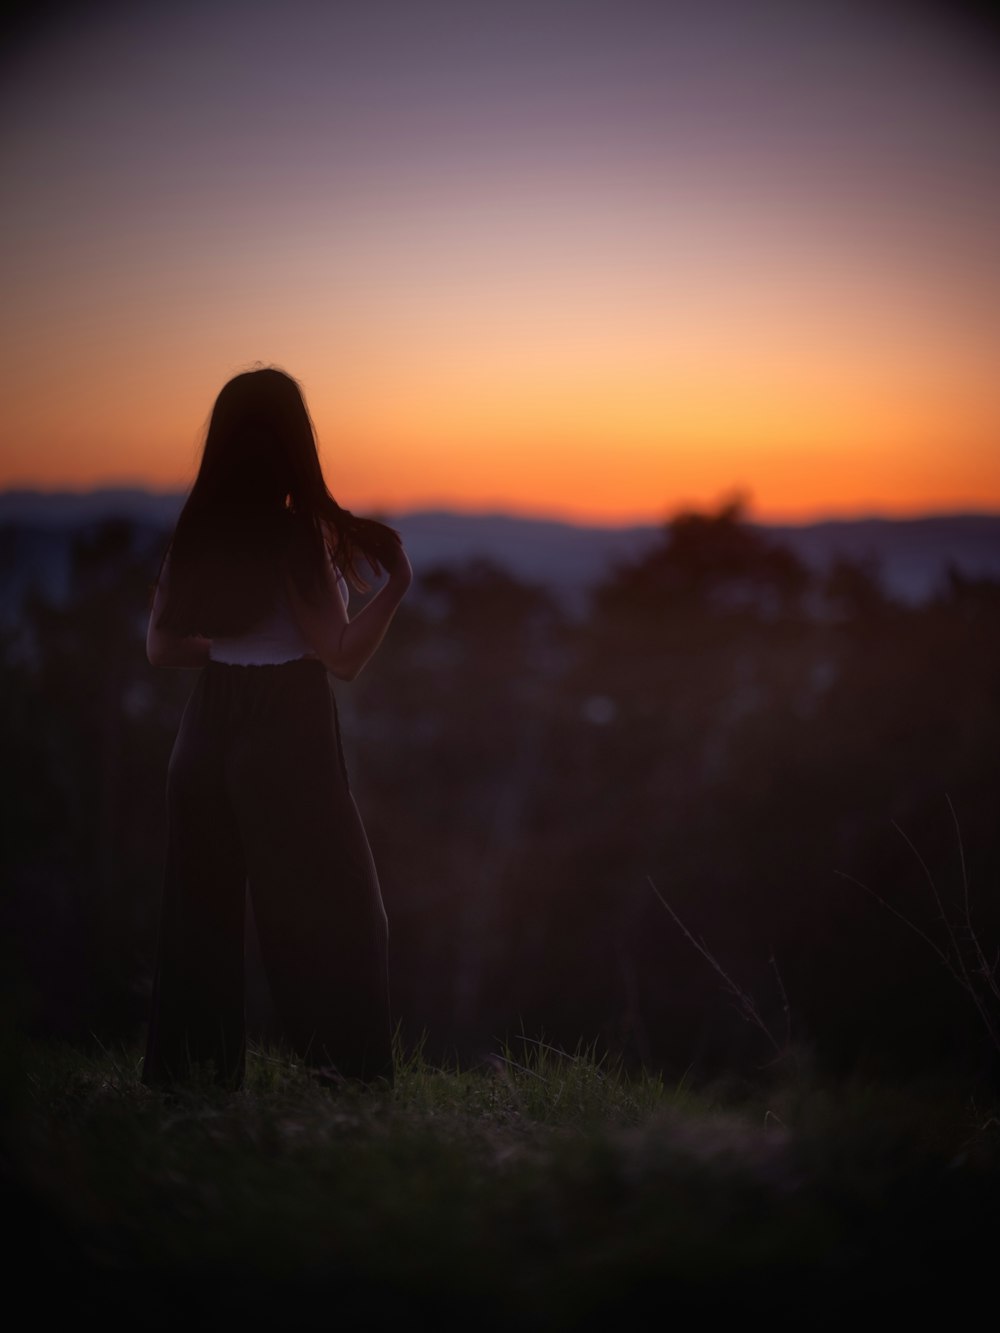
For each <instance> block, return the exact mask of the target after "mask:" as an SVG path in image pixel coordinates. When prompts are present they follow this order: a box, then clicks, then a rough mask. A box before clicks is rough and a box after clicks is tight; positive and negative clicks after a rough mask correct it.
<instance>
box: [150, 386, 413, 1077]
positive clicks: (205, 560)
mask: <svg viewBox="0 0 1000 1333" xmlns="http://www.w3.org/2000/svg"><path fill="white" fill-rule="evenodd" d="M362 559H364V560H365V561H367V563H368V565H369V567H370V568H371V569H372V570H373V572H374V573H375V574H376V575H379V574H381V573H382V572H383V571H384V572H385V573H386V574H387V575H388V578H387V581H386V582H385V584H384V585H383V587H382V588H381V590H380V591H379V592H377V593H376V594H375V596H374V597H373V598H372V599H371V600H370V601H369V602H368V604H367V605H366V606H365V607H364V609H363V610H362V611H361V612H360V613H359V614H358V615H357V616H356V617H355V618H354V619H350V618H349V617H348V614H347V585H346V580H350V581H351V582H352V583H353V584H354V585H355V586H356V587H359V588H364V586H365V584H364V580H363V579H362V577H361V574H360V571H359V563H360V561H361V560H362ZM411 577H412V574H411V570H410V565H409V561H408V560H407V558H406V555H405V553H404V551H403V548H402V545H401V543H400V541H399V537H398V535H397V534H396V533H395V532H393V530H392V529H391V528H388V527H386V526H385V525H383V524H381V523H376V522H374V521H373V520H370V519H360V518H355V517H354V516H353V515H352V514H350V513H349V512H348V511H347V510H345V509H341V507H340V506H339V505H338V504H337V503H336V501H334V500H333V498H332V497H331V495H330V493H329V491H328V490H327V487H326V484H325V482H324V480H323V473H322V470H321V468H320V463H319V459H318V457H317V453H316V440H315V435H314V432H313V427H312V422H311V421H310V419H309V414H308V412H307V410H306V406H305V403H304V401H303V398H302V394H301V391H300V389H299V386H298V384H297V383H296V382H295V380H293V379H291V378H290V377H289V376H288V375H285V374H284V373H283V372H282V371H280V370H275V369H260V370H252V371H248V372H247V373H245V374H242V375H237V376H236V377H235V378H234V379H232V380H230V381H229V383H228V384H226V385H225V387H224V388H223V389H222V392H221V393H220V394H219V397H218V399H217V400H216V403H215V407H214V408H213V411H212V416H211V420H210V422H209V426H208V433H207V436H206V439H205V447H204V451H203V455H202V460H201V466H200V469H199V472H198V476H197V479H196V481H195V484H194V487H193V488H192V490H191V494H190V495H189V496H188V499H187V502H186V504H185V505H184V508H183V510H182V512H181V515H180V518H179V520H178V523H177V527H176V530H175V532H174V535H173V538H172V540H171V543H170V546H169V548H168V551H167V554H166V556H165V558H164V562H163V566H162V568H161V571H160V577H159V583H158V586H157V590H156V596H155V599H154V603H153V609H152V614H151V616H150V621H149V633H148V636H147V640H146V650H147V653H148V656H149V660H150V662H151V663H152V664H153V665H154V666H165V667H201V668H202V670H201V674H200V676H199V679H198V682H197V684H196V686H195V689H194V692H193V694H192V696H191V698H190V700H189V702H188V705H187V708H186V709H185V712H184V717H183V720H182V722H181V726H180V731H179V733H178V736H177V741H176V744H175V745H174V749H173V753H172V755H171V759H170V766H169V770H168V775H167V813H168V834H167V862H166V874H165V883H164V896H163V907H162V914H161V920H160V934H159V943H158V953H157V966H156V979H155V983H154V988H153V1001H152V1012H151V1015H150V1026H149V1039H148V1045H147V1050H146V1060H145V1066H144V1073H143V1077H144V1079H145V1081H146V1082H147V1083H150V1084H164V1083H171V1082H174V1081H177V1080H182V1079H184V1078H185V1077H188V1076H189V1075H191V1074H192V1072H193V1071H194V1069H195V1067H202V1066H206V1065H208V1064H209V1062H211V1066H212V1067H213V1068H214V1072H215V1075H216V1076H217V1077H219V1078H221V1079H222V1080H223V1081H225V1082H228V1083H231V1084H238V1083H239V1082H240V1081H241V1080H242V1077H243V1072H244V1061H245V1032H244V984H243V930H244V908H245V901H246V891H247V886H249V891H250V893H251V894H252V902H253V909H254V916H255V918H256V922H257V930H258V935H259V940H260V951H261V957H262V959H263V963H264V967H265V970H266V973H267V977H268V981H269V983H270V988H271V994H272V997H273V1000H274V1006H275V1009H276V1012H277V1015H278V1018H279V1021H280V1023H281V1025H282V1028H283V1030H284V1034H285V1037H286V1040H287V1042H288V1043H289V1045H290V1046H291V1048H292V1049H293V1050H294V1051H295V1052H297V1054H298V1055H299V1056H300V1057H301V1058H302V1059H303V1060H304V1061H305V1062H306V1063H307V1064H308V1065H309V1066H310V1067H311V1068H312V1069H313V1070H314V1071H315V1072H316V1073H317V1074H318V1075H319V1076H320V1077H321V1078H324V1079H328V1080H330V1081H333V1082H336V1081H339V1080H340V1079H343V1078H358V1079H363V1080H366V1081H372V1080H375V1079H378V1078H386V1079H391V1077H392V1059H391V1050H390V1030H389V1009H388V976H387V966H386V944H387V927H386V916H385V910H384V908H383V905H382V896H381V893H380V891H379V884H378V879H377V877H376V873H375V867H374V864H373V862H372V857H371V852H370V851H369V847H368V841H367V839H366V837H365V831H364V827H363V825H362V823H361V818H360V816H359V814H358V811H357V807H356V806H355V804H354V799H353V797H352V795H351V791H350V787H349V785H348V780H347V772H346V769H345V767H344V757H343V750H342V748H341V743H340V733H339V729H338V723H337V711H336V704H335V701H334V698H333V693H332V690H331V688H330V682H329V680H328V677H327V672H328V671H329V672H330V673H331V674H332V675H334V676H336V677H338V678H340V679H341V680H352V679H353V678H354V677H355V676H356V675H357V673H358V672H359V671H360V670H361V668H362V666H363V665H364V664H365V662H367V660H368V659H369V658H370V657H371V655H372V653H374V652H375V650H376V648H378V646H379V644H380V643H381V641H382V638H383V635H384V634H385V632H386V629H387V628H388V626H389V622H390V621H391V619H392V617H393V614H394V613H395V611H396V608H397V607H398V605H399V603H400V601H401V600H402V598H403V596H404V594H405V593H406V590H407V588H408V587H409V584H410V580H411Z"/></svg>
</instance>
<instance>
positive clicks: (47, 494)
mask: <svg viewBox="0 0 1000 1333" xmlns="http://www.w3.org/2000/svg"><path fill="white" fill-rule="evenodd" d="M190 489H191V487H190V485H188V486H165V487H161V486H150V485H149V484H148V483H144V482H141V481H134V482H133V481H111V482H106V483H96V484H94V485H91V486H45V485H37V484H36V485H29V484H19V483H15V484H11V485H2V486H0V499H2V498H4V497H10V496H23V497H36V498H39V499H86V498H88V497H93V496H97V495H102V494H107V495H115V494H132V495H135V494H141V495H146V496H149V497H150V498H154V499H164V500H166V499H170V498H174V497H178V498H179V497H183V496H185V495H187V494H188V492H189V491H190ZM734 502H739V503H741V505H742V508H743V513H744V516H745V519H746V521H747V522H748V523H750V524H751V525H758V526H765V527H812V526H815V525H817V524H820V523H863V522H907V521H919V520H922V519H946V518H1000V506H998V507H996V508H992V509H991V508H988V507H987V508H984V507H982V506H981V505H977V504H975V503H972V502H970V503H968V504H961V503H958V504H955V505H950V506H948V507H944V508H927V507H922V508H917V507H913V506H904V507H902V508H899V509H897V508H892V507H887V506H886V504H885V503H884V502H883V503H878V502H874V501H873V502H871V503H870V504H869V505H865V506H863V507H859V508H852V509H813V510H807V511H805V512H793V513H789V512H788V511H784V512H782V511H770V512H766V513H758V512H756V511H755V509H754V506H753V503H752V497H751V496H748V495H747V494H746V493H745V492H742V491H739V490H736V489H733V490H731V491H729V492H726V493H723V494H721V495H717V496H716V498H715V499H714V500H713V501H709V502H705V503H698V502H693V501H689V500H681V501H678V502H677V503H676V504H674V505H673V506H670V507H669V509H666V508H665V509H664V510H662V511H660V512H658V513H655V514H624V515H615V516H611V517H608V516H604V515H594V514H581V513H577V512H569V511H566V510H560V509H559V508H558V507H553V508H551V509H541V508H537V507H534V506H532V507H530V508H526V507H524V506H523V505H518V504H516V503H513V502H512V503H510V504H505V503H504V502H502V501H487V502H483V503H475V504H465V503H461V502H455V501H448V500H443V499H442V500H432V501H424V502H421V503H416V504H413V505H409V506H405V507H397V506H392V505H385V504H380V503H368V504H364V503H362V504H359V505H358V506H357V508H358V509H360V510H363V511H365V512H367V513H369V514H373V515H381V516H383V517H387V518H406V517H415V516H417V515H430V514H448V515H454V516H456V517H464V518H470V519H490V518H494V519H495V518H500V519H517V520H521V521H526V522H537V523H558V524H562V525H565V526H567V527H578V528H640V527H663V526H665V525H668V524H670V523H672V522H673V521H674V520H675V519H676V518H677V517H679V516H680V515H683V514H712V513H717V512H719V511H720V510H722V509H723V508H725V507H726V506H727V505H730V504H732V503H734Z"/></svg>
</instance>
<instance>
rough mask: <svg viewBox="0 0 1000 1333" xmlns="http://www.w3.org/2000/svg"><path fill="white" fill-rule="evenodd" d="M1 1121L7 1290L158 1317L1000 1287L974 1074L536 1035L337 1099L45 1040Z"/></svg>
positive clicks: (883, 1295) (999, 1140)
mask: <svg viewBox="0 0 1000 1333" xmlns="http://www.w3.org/2000/svg"><path fill="white" fill-rule="evenodd" d="M7 1063H8V1065H9V1066H10V1068H9V1071H8V1072H9V1077H8V1079H7V1080H6V1081H7V1083H8V1085H9V1090H10V1093H11V1095H10V1096H9V1097H8V1099H7V1107H6V1112H5V1123H4V1172H3V1173H4V1176H5V1177H6V1184H7V1194H8V1207H7V1210H6V1211H7V1220H8V1235H7V1240H6V1242H5V1247H6V1254H7V1260H8V1265H9V1267H8V1272H9V1275H10V1281H9V1283H8V1291H9V1294H10V1293H11V1292H12V1291H13V1290H14V1289H16V1287H17V1286H18V1285H19V1284H22V1285H23V1289H24V1292H25V1294H26V1297H27V1298H28V1299H29V1300H30V1302H31V1309H32V1311H33V1314H34V1315H36V1316H39V1317H41V1316H43V1315H44V1314H45V1313H46V1312H52V1313H59V1314H62V1313H63V1312H66V1313H72V1314H73V1315H75V1316H80V1317H82V1316H84V1315H86V1316H87V1317H97V1318H102V1319H106V1320H111V1321H113V1322H115V1323H118V1322H124V1321H125V1320H126V1319H127V1320H128V1321H129V1322H130V1323H131V1322H132V1321H133V1320H135V1321H136V1322H137V1324H138V1325H139V1326H141V1327H149V1326H151V1325H152V1326H163V1327H171V1328H176V1327H178V1326H179V1325H181V1324H183V1323H189V1322H192V1321H193V1322H198V1321H200V1320H202V1319H205V1320H209V1321H215V1322H217V1321H218V1320H219V1319H221V1318H231V1319H232V1320H233V1321H234V1322H236V1323H239V1324H242V1325H246V1324H248V1323H251V1324H252V1323H256V1322H258V1321H259V1322H261V1323H263V1322H267V1323H268V1324H273V1323H276V1322H280V1323H282V1324H286V1325H288V1326H290V1327H298V1326H300V1324H301V1325H304V1324H306V1323H307V1322H308V1325H309V1326H315V1325H316V1324H320V1325H322V1326H329V1327H346V1328H354V1327H358V1328H361V1327H364V1328H366V1329H367V1328H370V1327H375V1328H382V1327H386V1328H395V1327H400V1328H407V1329H411V1328H423V1327H428V1328H430V1327H450V1326H458V1325H463V1326H464V1325H466V1324H469V1325H472V1326H475V1327H478V1328H484V1327H486V1328H526V1329H535V1328H538V1329H542V1328H545V1329H564V1328H582V1329H591V1328H593V1329H599V1328H617V1327H618V1326H619V1325H621V1326H622V1327H625V1328H631V1329H635V1328H653V1327H656V1328H661V1327H668V1326H670V1325H671V1324H672V1323H673V1322H674V1318H675V1316H677V1315H678V1314H679V1313H681V1312H683V1313H684V1315H685V1317H690V1316H691V1314H692V1313H694V1314H695V1315H696V1316H697V1317H698V1318H699V1319H701V1318H704V1317H707V1316H711V1315H719V1316H722V1315H725V1316H727V1317H730V1316H732V1317H739V1316H740V1315H746V1316H750V1315H752V1316H753V1317H754V1318H756V1317H758V1316H765V1317H775V1318H780V1319H781V1320H782V1322H784V1321H785V1320H789V1321H790V1320H791V1319H794V1320H795V1322H796V1324H802V1325H803V1326H807V1327H813V1326H816V1325H817V1324H818V1323H823V1322H825V1320H826V1319H827V1318H836V1320H837V1321H838V1322H841V1323H842V1322H843V1319H844V1318H845V1316H846V1317H852V1318H853V1317H855V1315H856V1316H857V1317H859V1318H860V1317H861V1316H862V1315H863V1314H865V1313H871V1312H872V1311H873V1310H874V1309H875V1308H876V1307H877V1306H884V1307H885V1308H887V1309H893V1310H895V1311H897V1312H902V1311H903V1310H904V1309H906V1310H910V1309H913V1310H918V1309H921V1310H923V1311H925V1312H926V1311H927V1310H929V1309H930V1308H931V1306H932V1305H940V1307H941V1309H942V1311H943V1312H946V1313H947V1314H948V1315H949V1316H950V1324H953V1321H954V1319H956V1318H964V1317H966V1316H968V1317H969V1318H970V1319H971V1318H972V1312H973V1310H974V1307H975V1302H976V1301H977V1300H978V1299H980V1298H981V1297H982V1295H983V1293H984V1292H990V1291H992V1289H993V1277H994V1271H995V1269H996V1267H997V1253H998V1248H1000V1247H998V1245H997V1240H998V1237H1000V1229H998V1226H997V1222H998V1218H1000V1111H998V1108H997V1106H996V1104H992V1105H990V1104H982V1103H981V1102H977V1100H976V1099H975V1098H974V1097H972V1096H970V1094H969V1093H968V1092H967V1091H965V1092H963V1091H961V1090H956V1089H954V1088H949V1087H942V1086H934V1085H927V1086H924V1087H908V1088H898V1087H896V1088H891V1087H887V1086H875V1085H871V1084H869V1085H863V1084H860V1083H857V1082H853V1083H844V1084H839V1085H836V1086H834V1085H829V1084H827V1085H821V1084H820V1083H819V1082H818V1081H817V1080H816V1079H814V1078H810V1077H809V1076H807V1075H805V1074H803V1073H802V1072H798V1073H795V1072H784V1073H783V1072H781V1070H780V1068H779V1070H777V1071H771V1072H769V1073H767V1074H766V1075H762V1076H761V1081H760V1083H759V1084H758V1085H757V1086H754V1087H750V1086H745V1085H744V1086H740V1087H726V1086H723V1085H717V1086H709V1087H700V1088H695V1087H692V1086H690V1085H689V1084H688V1083H687V1082H685V1081H684V1080H682V1081H681V1083H680V1084H679V1085H676V1086H672V1085H665V1084H664V1083H663V1082H662V1081H660V1080H659V1079H654V1078H650V1077H648V1076H646V1077H642V1078H639V1079H634V1078H633V1079H630V1078H628V1077H626V1075H625V1074H624V1073H623V1071H622V1070H621V1069H620V1068H618V1067H616V1066H615V1065H614V1064H613V1063H611V1062H609V1061H607V1060H601V1059H598V1058H596V1057H595V1054H594V1052H593V1051H592V1050H591V1051H584V1050H581V1051H579V1052H576V1053H575V1054H573V1053H570V1054H567V1053H563V1052H558V1051H555V1050H552V1049H551V1048H549V1047H547V1046H546V1045H545V1044H544V1043H542V1042H536V1041H531V1040H527V1039H524V1040H522V1041H520V1042H518V1043H517V1045H516V1046H515V1047H514V1048H513V1049H506V1050H503V1051H500V1052H498V1054H497V1056H496V1057H495V1058H494V1059H492V1060H490V1061H487V1062H485V1063H484V1064H483V1065H482V1066H480V1067H479V1068H476V1069H470V1070H458V1069H438V1068H434V1067H431V1065H430V1064H428V1063H427V1062H426V1061H425V1060H424V1059H423V1058H422V1057H421V1055H420V1053H419V1052H418V1053H416V1054H412V1055H410V1056H408V1057H405V1058H404V1057H403V1056H402V1055H400V1057H399V1059H398V1073H397V1079H396V1086H395V1088H394V1089H393V1090H392V1091H388V1090H385V1091H381V1092H372V1091H361V1090H357V1091H354V1090H351V1091H346V1092H344V1091H341V1092H331V1091H329V1090H328V1089H325V1088H321V1087H319V1086H317V1085H315V1084H313V1083H312V1082H311V1081H310V1079H309V1078H308V1076H307V1075H305V1074H304V1073H303V1072H302V1071H301V1070H300V1069H298V1068H296V1067H295V1066H294V1065H293V1064H292V1063H290V1062H289V1061H287V1060H285V1059H283V1058H282V1057H281V1056H280V1054H278V1053H276V1052H268V1051H258V1052H255V1053H254V1055H253V1057H252V1059H251V1061H250V1068H249V1075H248V1080H247V1085H246V1087H245V1088H244V1089H243V1090H242V1091H240V1092H238V1093H223V1092H219V1091H213V1090H212V1089H211V1088H209V1087H202V1088H191V1089H188V1090H186V1091H185V1092H184V1093H183V1094H175V1095H172V1096H170V1097H165V1096H163V1095H162V1094H158V1093H153V1092H150V1091H148V1090H147V1089H145V1088H143V1087H142V1085H141V1083H140V1081H139V1070H140V1057H139V1053H138V1052H137V1051H128V1050H124V1051H117V1052H109V1051H101V1050H97V1052H96V1053H94V1052H84V1051H81V1050H78V1049H73V1048H69V1047H54V1046H49V1045H38V1044H36V1045H25V1046H20V1047H17V1049H16V1050H14V1051H13V1052H12V1053H10V1054H9V1059H8V1062H7Z"/></svg>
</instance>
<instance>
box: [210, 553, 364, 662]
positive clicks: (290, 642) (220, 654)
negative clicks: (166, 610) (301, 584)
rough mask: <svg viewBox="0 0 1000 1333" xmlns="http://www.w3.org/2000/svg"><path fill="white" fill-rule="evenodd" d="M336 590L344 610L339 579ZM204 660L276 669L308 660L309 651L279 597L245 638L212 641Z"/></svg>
mask: <svg viewBox="0 0 1000 1333" xmlns="http://www.w3.org/2000/svg"><path fill="white" fill-rule="evenodd" d="M337 589H338V591H339V592H340V596H341V599H342V601H343V603H344V606H345V608H346V607H347V601H348V591H347V580H346V579H345V578H344V577H343V575H338V578H337ZM208 656H209V660H210V661H212V662H223V663H225V664H226V665H227V666H278V665H280V664H281V663H282V662H296V661H298V659H299V658H301V657H311V656H313V650H312V649H311V648H310V647H309V645H308V643H306V641H305V639H304V638H303V637H302V631H301V630H300V629H299V627H298V624H297V623H296V620H295V617H294V616H293V615H292V608H291V606H290V605H289V603H288V598H287V597H286V596H285V595H284V593H281V594H279V600H278V603H277V605H276V606H275V609H274V610H273V611H272V612H271V614H270V615H269V616H268V617H267V618H266V619H265V620H262V621H260V622H259V623H258V624H256V625H255V626H254V627H253V629H251V630H248V631H247V632H246V633H245V634H239V635H236V636H234V637H232V638H217V639H213V640H212V643H211V647H210V648H209V650H208Z"/></svg>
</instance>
